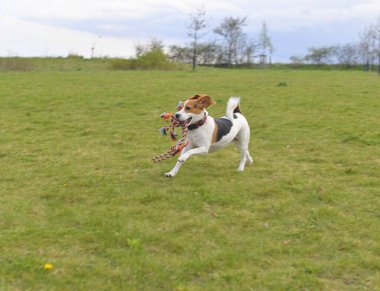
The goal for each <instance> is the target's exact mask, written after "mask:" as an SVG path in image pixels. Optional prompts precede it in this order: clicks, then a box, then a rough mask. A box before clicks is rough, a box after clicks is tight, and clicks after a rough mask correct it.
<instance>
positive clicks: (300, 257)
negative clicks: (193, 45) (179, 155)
mask: <svg viewBox="0 0 380 291" xmlns="http://www.w3.org/2000/svg"><path fill="white" fill-rule="evenodd" d="M278 84H282V85H283V86H278ZM194 93H208V94H209V95H210V96H212V97H213V98H214V99H215V100H216V101H217V104H216V105H215V106H214V107H212V108H210V110H209V112H210V114H211V115H212V116H221V115H222V114H224V111H225V106H226V102H227V99H228V97H229V96H230V95H240V96H241V97H242V106H241V108H242V111H243V113H244V114H245V115H246V117H247V119H248V121H249V122H250V124H251V133H252V134H251V144H250V151H251V154H252V156H253V159H254V165H253V166H251V167H247V168H246V171H245V172H244V173H237V172H235V170H236V168H237V166H238V162H239V152H238V150H237V149H235V148H233V147H229V148H227V149H224V150H223V151H220V152H217V153H214V154H210V155H208V156H195V157H192V158H191V159H189V160H188V161H187V162H186V165H184V166H183V167H182V168H181V171H180V172H179V174H178V175H177V176H176V177H175V178H174V179H167V178H165V177H164V173H165V172H167V171H168V170H170V169H171V167H172V166H173V164H174V162H175V159H171V160H167V161H164V162H162V163H161V164H158V165H157V164H153V163H152V162H151V160H150V159H151V157H152V156H154V155H156V154H160V153H162V152H165V151H166V150H167V149H168V148H169V146H170V142H169V139H168V138H165V137H162V136H160V135H159V132H158V129H159V128H160V127H161V126H162V125H163V123H162V121H161V120H160V118H159V115H160V113H162V112H163V111H172V110H174V109H175V106H176V104H177V102H178V100H180V99H184V98H185V97H187V96H189V95H191V94H194ZM0 109H1V114H0V124H1V126H0V165H1V168H0V290H91V289H93V290H106V289H107V290H122V289H124V290H159V289H161V290H365V289H368V290H376V289H377V290H379V286H380V243H379V242H380V234H379V233H380V232H379V229H380V202H379V200H380V198H379V193H380V115H379V112H380V78H379V76H377V75H376V74H366V73H362V72H339V71H335V72H322V71H286V70H284V71H257V70H254V71H251V70H244V71H239V70H212V69H210V70H204V71H200V72H197V73H192V72H155V71H150V72H142V71H138V72H102V71H93V72H91V71H87V72H85V71H82V72H24V73H16V72H9V73H1V74H0ZM45 263H51V264H52V265H53V268H52V269H51V270H44V264H45Z"/></svg>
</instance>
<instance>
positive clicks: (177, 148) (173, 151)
mask: <svg viewBox="0 0 380 291" xmlns="http://www.w3.org/2000/svg"><path fill="white" fill-rule="evenodd" d="M182 107H183V102H182V101H180V102H179V103H178V105H177V110H181V108H182ZM161 118H162V119H163V120H165V121H166V122H170V125H168V126H163V127H161V128H160V133H161V134H162V135H168V132H169V135H170V138H171V140H172V141H173V142H175V141H177V134H176V133H175V130H174V129H175V128H176V127H182V131H181V134H182V137H181V138H180V139H179V140H178V141H177V142H176V143H175V144H174V145H173V146H171V147H170V149H169V150H168V151H167V152H166V153H164V154H161V155H158V156H155V157H153V159H152V160H153V162H155V163H159V162H162V161H164V160H166V159H168V158H170V157H174V156H175V155H177V154H178V153H180V152H181V151H182V149H183V148H184V147H185V146H186V145H187V144H188V141H187V140H186V136H187V133H188V131H189V129H188V122H187V121H180V120H178V119H176V118H175V116H174V114H173V113H165V112H164V113H162V114H161Z"/></svg>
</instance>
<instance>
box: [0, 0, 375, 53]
mask: <svg viewBox="0 0 380 291" xmlns="http://www.w3.org/2000/svg"><path fill="white" fill-rule="evenodd" d="M202 4H204V6H205V9H206V11H207V17H208V18H210V21H209V28H210V30H211V29H212V28H213V27H215V26H216V25H217V24H218V23H220V21H221V20H222V19H223V18H224V17H226V16H241V17H242V16H248V20H247V24H248V25H247V26H246V31H247V32H248V33H250V34H251V35H255V34H257V32H258V31H259V29H260V27H261V23H262V22H263V21H266V23H267V24H268V27H269V32H270V33H273V35H280V34H281V35H286V36H289V37H291V38H292V39H298V42H299V43H298V44H297V45H298V47H297V48H298V49H299V47H300V46H301V47H302V45H305V44H304V43H302V40H301V38H302V35H303V34H305V33H306V32H307V33H308V34H315V38H323V35H322V34H321V33H320V32H321V31H328V32H329V33H331V35H332V34H334V35H335V36H336V41H337V42H339V41H340V40H342V41H345V39H347V33H348V32H347V31H345V30H350V31H349V33H351V34H352V35H353V38H354V37H355V36H356V34H357V31H359V30H361V29H362V28H363V27H364V26H365V25H366V24H368V23H370V22H372V21H373V20H374V19H375V18H376V17H378V16H379V15H380V0H362V1H357V0H282V1H275V0H267V1H262V0H219V1H217V0H198V1H197V2H194V1H192V0H178V1H172V0H144V1H134V0H108V1H100V0H81V1H78V0H66V1H63V0H34V1H30V0H17V1H14V0H3V1H2V4H1V5H2V7H1V10H0V11H1V14H2V16H1V15H0V41H1V43H2V44H3V45H2V47H0V54H3V55H4V54H9V52H13V53H15V54H20V55H43V54H45V53H46V52H48V53H49V54H53V55H56V54H59V55H64V54H67V53H68V52H69V51H72V52H76V53H79V54H84V55H89V53H90V48H91V46H92V44H93V43H94V41H95V40H96V39H98V36H99V35H101V38H100V39H99V40H98V41H97V48H98V53H99V54H100V53H102V54H107V55H119V56H128V55H131V54H132V53H133V45H134V43H136V42H145V41H147V40H148V39H149V38H151V37H157V38H159V39H162V40H164V41H165V43H184V42H188V41H189V39H188V38H187V34H186V24H187V23H188V21H189V13H191V12H193V11H194V9H195V8H196V7H200V6H201V5H202ZM211 36H212V33H209V34H208V37H211ZM342 36H344V37H345V38H343V37H342ZM330 38H331V37H330ZM330 38H326V41H327V40H329V39H330ZM278 39H281V37H279V38H278ZM273 41H274V42H275V43H276V39H273ZM277 46H278V47H280V46H281V47H283V48H284V51H289V50H291V48H292V46H293V47H294V43H285V42H283V43H280V44H277ZM278 53H281V51H280V50H278Z"/></svg>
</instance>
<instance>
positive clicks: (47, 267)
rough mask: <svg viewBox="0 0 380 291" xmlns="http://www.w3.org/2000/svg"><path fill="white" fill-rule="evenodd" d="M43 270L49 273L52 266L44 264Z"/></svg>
mask: <svg viewBox="0 0 380 291" xmlns="http://www.w3.org/2000/svg"><path fill="white" fill-rule="evenodd" d="M44 269H45V270H46V271H50V270H51V269H53V264H50V263H46V264H45V265H44Z"/></svg>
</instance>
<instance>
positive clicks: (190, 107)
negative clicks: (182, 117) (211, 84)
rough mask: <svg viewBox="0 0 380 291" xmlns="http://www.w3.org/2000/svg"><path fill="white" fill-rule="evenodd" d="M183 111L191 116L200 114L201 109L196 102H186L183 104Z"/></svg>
mask: <svg viewBox="0 0 380 291" xmlns="http://www.w3.org/2000/svg"><path fill="white" fill-rule="evenodd" d="M185 111H186V112H190V113H193V114H201V113H202V112H203V107H202V106H200V105H199V103H198V101H197V100H187V101H186V103H185Z"/></svg>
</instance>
